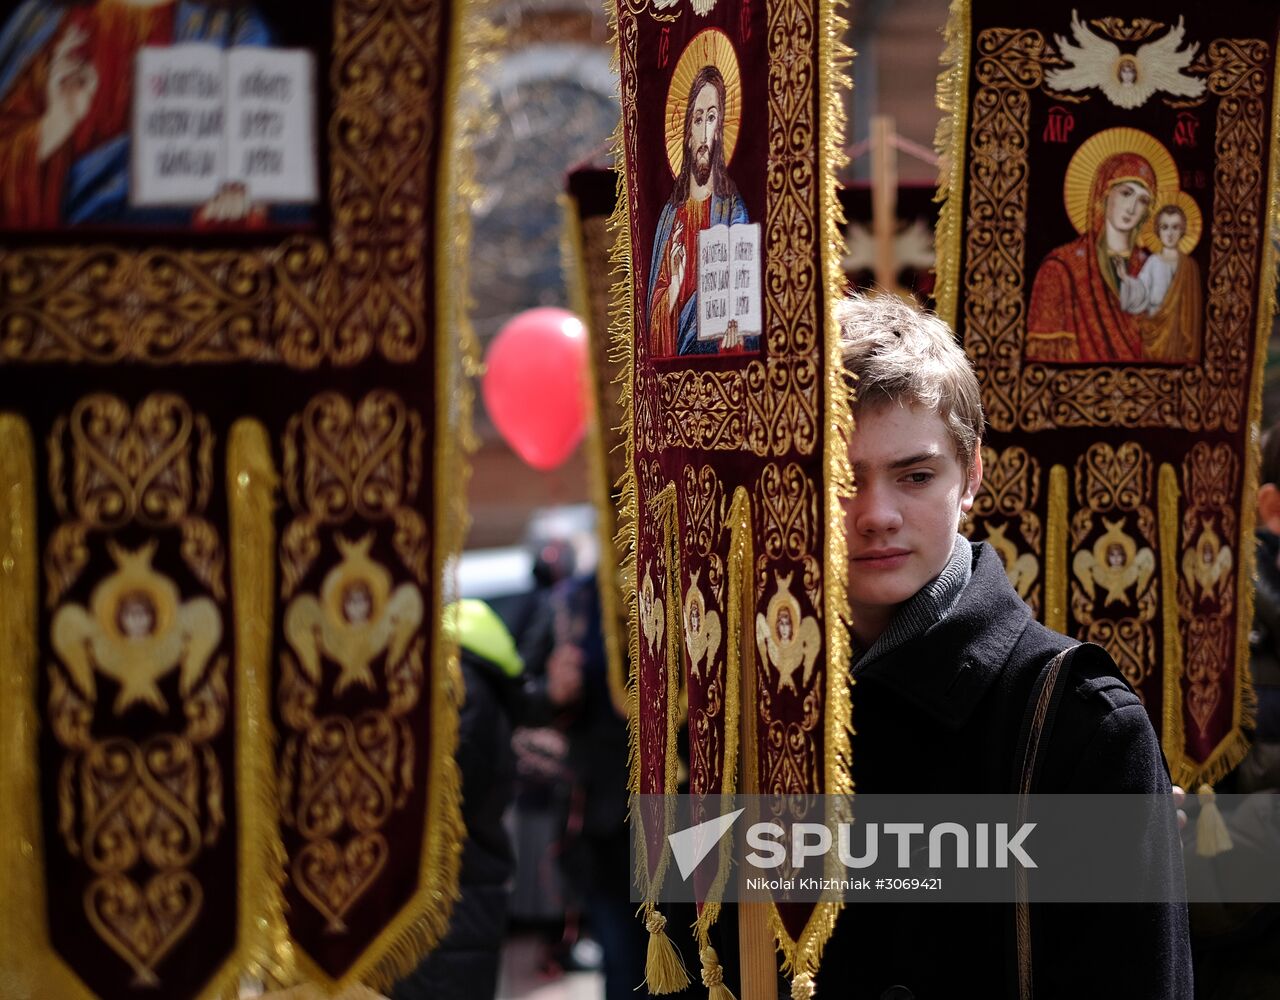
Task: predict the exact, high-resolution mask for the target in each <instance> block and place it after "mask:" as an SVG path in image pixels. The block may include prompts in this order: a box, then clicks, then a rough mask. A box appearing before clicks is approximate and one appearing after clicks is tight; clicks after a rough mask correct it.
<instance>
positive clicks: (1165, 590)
mask: <svg viewBox="0 0 1280 1000" xmlns="http://www.w3.org/2000/svg"><path fill="white" fill-rule="evenodd" d="M1156 491H1157V495H1156V505H1157V509H1158V511H1159V532H1160V623H1161V631H1162V633H1163V649H1162V652H1161V660H1162V661H1163V664H1162V667H1163V670H1164V677H1163V678H1162V682H1163V690H1162V692H1161V702H1162V704H1161V726H1160V728H1161V733H1160V743H1161V745H1162V746H1163V747H1164V755H1165V759H1166V760H1167V761H1168V763H1169V771H1170V775H1171V777H1172V778H1173V783H1174V784H1175V785H1180V784H1182V783H1183V782H1184V781H1185V780H1187V779H1188V777H1189V773H1190V772H1189V771H1188V770H1187V764H1188V761H1187V759H1186V756H1185V746H1186V744H1185V742H1184V741H1185V738H1186V733H1185V731H1184V728H1183V721H1182V671H1183V664H1182V634H1181V631H1180V629H1179V627H1178V626H1179V618H1178V520H1179V516H1178V515H1179V510H1178V506H1179V500H1180V499H1181V496H1182V491H1181V490H1180V489H1179V488H1178V474H1177V472H1175V471H1174V468H1173V466H1172V465H1170V464H1169V463H1168V462H1164V463H1162V464H1161V465H1160V473H1159V479H1158V482H1157V486H1156Z"/></svg>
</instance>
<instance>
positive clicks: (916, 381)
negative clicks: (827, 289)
mask: <svg viewBox="0 0 1280 1000" xmlns="http://www.w3.org/2000/svg"><path fill="white" fill-rule="evenodd" d="M835 313H836V320H837V322H839V324H840V349H841V358H842V360H843V363H844V367H845V371H847V372H849V373H850V374H852V375H855V376H857V382H856V383H855V385H854V391H855V393H856V395H855V402H854V413H855V414H856V413H857V412H858V410H859V409H861V408H862V407H864V406H866V407H875V406H881V405H884V404H885V403H906V404H908V405H914V406H920V407H923V408H924V409H928V410H933V411H934V412H936V413H937V414H938V416H940V417H941V418H942V421H943V423H945V424H946V425H947V430H948V431H950V432H951V439H952V440H953V441H954V442H955V446H956V457H957V458H958V459H959V460H960V462H961V464H962V465H963V466H964V467H965V468H966V469H967V468H968V467H969V466H970V465H971V464H972V463H973V456H974V453H975V452H976V451H977V449H978V446H979V444H980V443H981V441H982V428H983V417H982V395H981V392H980V391H979V389H978V379H977V376H975V375H974V373H973V367H972V365H970V364H969V359H968V357H966V356H965V353H964V350H963V349H962V348H961V347H960V344H959V343H958V342H957V340H956V337H955V334H954V333H952V332H951V327H949V326H947V324H946V323H944V322H943V321H942V320H941V319H939V318H938V317H937V316H936V315H935V314H933V313H931V312H927V311H925V310H924V309H921V308H920V307H919V306H917V305H915V304H913V303H910V302H907V301H905V300H904V299H901V298H899V297H898V296H897V295H886V294H870V295H864V294H859V293H854V294H852V295H849V296H848V297H847V298H845V299H842V300H841V301H840V302H839V303H837V304H836V308H835Z"/></svg>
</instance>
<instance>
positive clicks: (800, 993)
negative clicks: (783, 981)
mask: <svg viewBox="0 0 1280 1000" xmlns="http://www.w3.org/2000/svg"><path fill="white" fill-rule="evenodd" d="M817 992H818V987H817V986H815V985H814V983H813V973H812V972H798V973H796V976H795V978H794V979H792V980H791V1000H813V998H814V995H815V994H816V993H817Z"/></svg>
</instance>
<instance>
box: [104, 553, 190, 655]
mask: <svg viewBox="0 0 1280 1000" xmlns="http://www.w3.org/2000/svg"><path fill="white" fill-rule="evenodd" d="M155 548H156V547H155V543H154V542H151V543H149V544H147V545H144V546H143V547H142V548H140V549H138V550H137V551H135V552H130V551H128V550H127V549H122V548H117V547H116V546H114V545H112V546H111V548H110V552H111V558H112V559H114V560H115V563H116V567H117V568H116V571H115V572H114V573H112V574H111V575H110V576H107V577H105V578H104V579H103V580H102V581H101V582H100V583H99V584H98V585H97V586H96V587H94V588H93V593H92V594H91V595H90V597H89V605H90V610H91V611H92V612H93V616H94V618H96V619H97V621H98V624H99V625H100V626H101V627H102V630H103V632H105V633H106V634H107V635H109V636H112V637H113V638H116V639H124V638H126V637H125V636H124V635H123V634H122V633H121V631H120V622H119V620H118V615H119V610H120V604H121V603H122V602H123V601H124V600H125V598H127V597H130V596H133V595H135V594H136V595H140V596H143V597H145V598H146V599H147V601H148V602H149V603H150V604H151V613H152V615H153V616H154V621H153V622H152V624H151V634H152V635H153V636H157V635H163V634H164V633H165V632H167V631H168V629H169V627H170V626H171V625H173V622H174V619H175V618H177V614H178V604H179V601H180V597H179V594H178V587H177V585H176V584H175V583H174V582H173V581H172V580H170V579H169V578H168V577H166V576H164V575H163V574H161V573H158V572H156V571H155V570H154V569H152V568H151V557H152V555H153V554H154V553H155Z"/></svg>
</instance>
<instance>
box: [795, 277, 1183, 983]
mask: <svg viewBox="0 0 1280 1000" xmlns="http://www.w3.org/2000/svg"><path fill="white" fill-rule="evenodd" d="M837 316H838V319H839V321H840V324H841V333H842V340H843V356H844V364H845V367H846V369H847V370H848V372H849V373H850V374H851V375H853V376H855V377H856V380H857V381H856V402H855V406H854V413H855V417H856V421H857V424H856V430H855V432H854V434H853V436H852V440H851V442H850V457H851V459H852V462H853V471H854V480H855V483H856V495H855V496H854V497H853V498H851V499H850V500H849V501H848V502H847V505H846V511H845V524H846V529H847V536H848V544H849V598H850V607H851V610H852V614H853V658H852V664H851V673H852V677H853V681H854V684H853V727H854V730H855V733H854V736H853V774H854V783H855V790H856V791H857V792H859V793H863V794H868V793H878V794H884V793H913V794H942V793H952V794H955V793H962V794H971V793H972V794H978V793H993V794H1000V793H1010V792H1014V791H1017V790H1018V788H1017V787H1016V785H1015V773H1016V772H1017V770H1018V768H1019V763H1020V761H1021V760H1023V759H1024V753H1025V748H1024V746H1023V745H1022V744H1023V743H1025V741H1026V725H1027V724H1029V719H1030V715H1029V713H1030V712H1031V711H1032V710H1034V708H1035V707H1036V705H1037V704H1038V702H1039V698H1040V690H1041V687H1042V686H1043V685H1044V684H1045V683H1046V681H1045V678H1046V677H1050V676H1051V674H1050V671H1048V670H1046V667H1047V665H1049V663H1050V661H1052V660H1053V659H1054V658H1055V656H1056V655H1057V654H1058V653H1059V652H1061V651H1063V650H1065V649H1068V647H1075V648H1074V649H1072V651H1071V653H1069V654H1068V655H1067V657H1066V658H1065V660H1063V661H1062V664H1063V665H1062V668H1061V671H1060V673H1061V675H1062V677H1063V682H1062V685H1061V686H1059V687H1057V688H1056V690H1058V691H1059V692H1060V696H1059V698H1058V700H1057V701H1056V710H1055V712H1054V722H1053V725H1052V728H1051V729H1048V730H1046V737H1047V744H1045V745H1042V746H1041V748H1040V752H1039V757H1038V771H1037V774H1038V777H1037V780H1036V784H1035V787H1034V789H1033V790H1034V791H1035V792H1037V793H1076V792H1079V793H1084V792H1088V793H1095V792H1124V793H1136V794H1151V793H1165V792H1168V791H1169V787H1170V786H1169V776H1168V771H1167V769H1166V766H1165V762H1164V757H1163V755H1162V754H1161V752H1160V747H1159V744H1158V743H1157V741H1156V735H1155V732H1154V731H1153V730H1152V728H1151V723H1150V722H1149V721H1148V719H1147V715H1146V711H1145V709H1144V708H1143V707H1142V704H1141V702H1140V701H1139V700H1138V697H1137V695H1135V694H1134V692H1133V690H1132V689H1131V688H1130V687H1129V685H1128V684H1127V683H1126V682H1125V680H1124V679H1123V677H1122V676H1121V674H1120V672H1119V670H1118V669H1117V668H1116V666H1115V664H1114V662H1113V661H1112V660H1111V658H1110V656H1108V655H1107V654H1106V652H1105V651H1104V650H1102V649H1101V648H1100V647H1097V646H1093V645H1080V646H1077V644H1076V643H1074V642H1073V641H1072V640H1071V639H1068V638H1066V637H1065V636H1062V635H1059V634H1057V633H1056V632H1053V631H1051V630H1049V629H1047V628H1045V627H1044V626H1043V625H1040V624H1039V623H1038V622H1036V621H1035V620H1034V619H1033V618H1032V616H1031V612H1030V610H1029V609H1028V608H1027V606H1026V604H1024V603H1023V601H1022V600H1021V599H1020V598H1019V597H1018V595H1017V593H1016V592H1015V591H1014V589H1013V587H1012V586H1011V585H1010V583H1009V580H1008V578H1007V576H1006V573H1005V567H1004V564H1003V562H1002V560H1001V557H1000V555H999V554H998V553H997V552H996V551H995V550H994V549H993V548H992V547H991V546H989V545H987V544H985V543H982V542H978V543H970V541H969V540H968V539H966V538H965V537H964V536H963V535H960V534H958V533H957V531H958V527H959V526H960V524H961V523H962V521H963V519H964V518H965V517H967V515H968V512H969V510H970V509H971V508H972V506H973V502H974V498H975V497H976V496H977V494H978V490H979V488H980V486H981V483H982V453H981V444H982V431H983V415H982V403H981V394H980V391H979V387H978V382H977V379H976V377H975V376H974V373H973V369H972V367H971V366H970V364H969V361H968V358H967V357H966V356H965V354H964V351H963V350H962V349H961V348H960V346H959V344H958V343H957V342H956V339H955V337H954V335H953V334H952V332H951V330H950V328H949V327H948V326H947V325H946V324H945V323H944V322H943V321H942V320H940V319H938V317H936V316H934V315H932V314H930V313H926V312H923V311H922V310H920V309H918V308H917V307H915V306H913V305H911V304H908V303H907V302H905V301H903V300H901V299H898V298H896V297H893V296H876V297H865V296H854V297H851V298H849V299H847V300H846V301H844V302H842V303H840V305H839V306H838V313H837ZM1080 822H1081V823H1087V822H1089V817H1087V816H1081V817H1080ZM1176 843H1177V841H1176V835H1175V836H1174V837H1173V838H1172V844H1173V847H1172V848H1171V847H1170V844H1169V842H1167V841H1165V842H1160V843H1155V844H1153V845H1151V846H1150V848H1149V849H1146V850H1145V854H1144V855H1143V856H1142V857H1140V858H1138V860H1139V862H1140V863H1142V864H1146V865H1150V866H1151V867H1152V868H1153V869H1155V870H1156V871H1157V873H1163V875H1164V877H1165V879H1166V881H1169V882H1172V883H1176V885H1179V886H1180V885H1181V879H1182V874H1181V867H1180V865H1181V862H1180V859H1179V858H1178V855H1177V852H1176ZM1140 853H1142V852H1141V851H1140ZM1031 913H1032V922H1031V926H1032V928H1033V930H1034V931H1035V934H1034V937H1033V948H1032V949H1031V961H1032V965H1031V968H1032V970H1033V973H1032V981H1033V983H1034V989H1035V994H1036V996H1037V997H1041V998H1043V997H1051V996H1061V997H1072V998H1075V997H1125V998H1129V1000H1133V998H1144V997H1150V998H1153V1000H1154V998H1161V1000H1168V998H1180V997H1188V998H1189V997H1190V996H1191V960H1190V950H1189V946H1188V942H1187V918H1186V907H1185V905H1182V904H1164V903H1161V904H1121V905H1100V904H1083V905H1082V904H1040V905H1034V906H1032V908H1031ZM1015 937H1016V935H1015V926H1014V907H1013V906H1012V905H1011V904H973V905H970V904H954V903H934V904H929V903H893V904H888V905H879V904H875V903H853V904H851V905H849V906H847V907H846V909H845V910H844V912H843V913H842V914H841V916H840V919H839V922H838V923H837V926H836V930H835V935H834V937H833V938H832V939H831V941H830V942H828V944H827V947H826V949H825V953H824V956H823V960H822V966H821V972H820V974H819V987H818V996H820V997H822V996H827V997H841V998H842V1000H843V998H846V997H870V998H892V1000H911V998H913V997H914V998H917V1000H932V998H952V997H961V996H974V997H978V996H980V997H984V998H991V997H1004V996H1010V997H1017V996H1019V995H1020V993H1021V994H1022V995H1026V989H1025V985H1024V986H1023V987H1022V988H1021V989H1020V987H1019V985H1018V984H1019V978H1018V955H1017V952H1018V949H1017V946H1016V940H1015Z"/></svg>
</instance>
